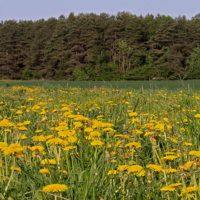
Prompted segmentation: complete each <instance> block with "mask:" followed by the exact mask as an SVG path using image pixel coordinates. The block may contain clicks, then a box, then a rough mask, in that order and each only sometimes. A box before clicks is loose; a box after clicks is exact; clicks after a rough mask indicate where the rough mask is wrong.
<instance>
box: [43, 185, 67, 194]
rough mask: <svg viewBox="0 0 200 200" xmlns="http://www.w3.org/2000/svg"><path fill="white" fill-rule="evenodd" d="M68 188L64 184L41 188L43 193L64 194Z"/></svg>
mask: <svg viewBox="0 0 200 200" xmlns="http://www.w3.org/2000/svg"><path fill="white" fill-rule="evenodd" d="M67 189H68V187H67V186H66V185H64V184H51V185H47V186H45V187H43V189H42V191H44V192H64V191H66V190H67Z"/></svg>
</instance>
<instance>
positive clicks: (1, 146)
mask: <svg viewBox="0 0 200 200" xmlns="http://www.w3.org/2000/svg"><path fill="white" fill-rule="evenodd" d="M7 146H8V144H7V143H6V142H0V149H2V148H4V147H7Z"/></svg>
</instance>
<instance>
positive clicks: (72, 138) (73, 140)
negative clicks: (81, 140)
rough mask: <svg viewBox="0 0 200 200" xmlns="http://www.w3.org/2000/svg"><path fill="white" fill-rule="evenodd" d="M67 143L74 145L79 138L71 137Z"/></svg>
mask: <svg viewBox="0 0 200 200" xmlns="http://www.w3.org/2000/svg"><path fill="white" fill-rule="evenodd" d="M67 141H68V142H69V143H74V142H76V141H77V138H76V137H74V136H70V137H68V139H67Z"/></svg>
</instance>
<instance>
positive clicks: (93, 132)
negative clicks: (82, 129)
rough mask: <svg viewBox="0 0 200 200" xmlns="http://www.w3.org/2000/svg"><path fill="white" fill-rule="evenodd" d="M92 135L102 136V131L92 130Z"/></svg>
mask: <svg viewBox="0 0 200 200" xmlns="http://www.w3.org/2000/svg"><path fill="white" fill-rule="evenodd" d="M90 135H91V136H92V137H100V136H101V133H100V132H98V131H92V132H90Z"/></svg>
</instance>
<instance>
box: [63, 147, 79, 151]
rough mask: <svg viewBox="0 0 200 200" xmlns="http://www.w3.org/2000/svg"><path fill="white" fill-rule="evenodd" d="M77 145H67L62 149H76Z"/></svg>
mask: <svg viewBox="0 0 200 200" xmlns="http://www.w3.org/2000/svg"><path fill="white" fill-rule="evenodd" d="M76 148H77V146H67V147H65V148H64V151H69V150H72V149H76Z"/></svg>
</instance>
